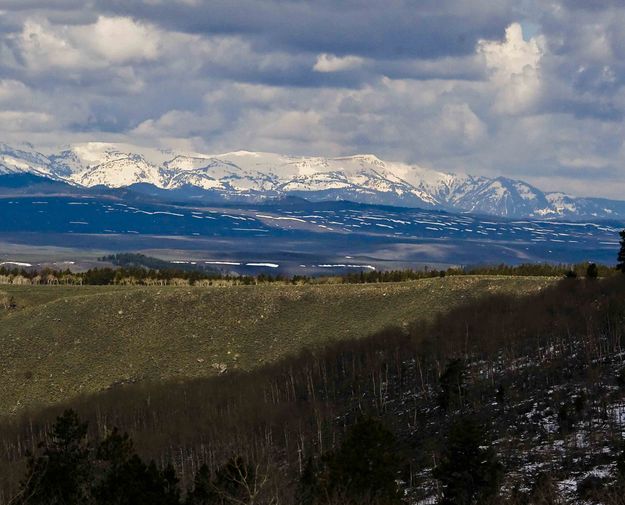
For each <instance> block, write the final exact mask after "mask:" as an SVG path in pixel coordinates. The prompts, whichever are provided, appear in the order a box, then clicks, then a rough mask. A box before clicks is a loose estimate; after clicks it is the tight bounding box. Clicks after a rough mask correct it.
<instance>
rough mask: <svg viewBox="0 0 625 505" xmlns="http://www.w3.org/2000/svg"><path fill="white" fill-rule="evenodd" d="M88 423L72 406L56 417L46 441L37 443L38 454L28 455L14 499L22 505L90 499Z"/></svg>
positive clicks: (67, 502) (77, 501) (66, 502)
mask: <svg viewBox="0 0 625 505" xmlns="http://www.w3.org/2000/svg"><path fill="white" fill-rule="evenodd" d="M86 436H87V424H86V423H81V422H80V420H79V419H78V416H77V415H76V413H75V412H74V411H73V410H67V411H65V412H64V413H63V415H62V416H60V417H58V418H57V420H56V423H55V424H54V426H53V427H52V430H51V432H50V433H49V437H48V438H49V440H50V441H49V442H48V443H47V444H45V443H43V442H42V443H40V444H39V449H41V454H40V455H39V456H35V455H31V456H30V457H29V458H28V467H27V473H26V478H25V479H24V481H23V482H22V486H21V491H20V495H19V498H18V499H17V500H16V502H17V503H19V504H23V505H26V504H28V505H39V504H41V505H44V504H45V505H48V504H57V503H58V504H67V505H72V504H76V505H78V504H87V503H90V486H91V477H92V473H91V465H90V463H89V448H88V446H87V442H86Z"/></svg>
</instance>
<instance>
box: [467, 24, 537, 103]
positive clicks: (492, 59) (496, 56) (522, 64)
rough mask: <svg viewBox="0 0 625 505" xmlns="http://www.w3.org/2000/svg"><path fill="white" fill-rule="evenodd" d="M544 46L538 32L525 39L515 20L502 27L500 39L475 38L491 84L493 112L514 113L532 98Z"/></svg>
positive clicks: (531, 101)
mask: <svg viewBox="0 0 625 505" xmlns="http://www.w3.org/2000/svg"><path fill="white" fill-rule="evenodd" d="M544 47H545V39H544V37H541V36H538V37H534V38H531V39H530V40H529V41H525V40H524V38H523V28H522V27H521V25H520V24H519V23H513V24H511V25H510V26H508V28H506V36H505V40H504V41H503V42H498V41H490V40H480V41H479V42H478V45H477V52H478V54H480V55H481V56H482V57H483V58H484V61H485V64H486V67H487V68H488V71H489V74H490V80H491V82H492V83H493V85H494V87H495V93H496V95H497V96H496V100H495V103H494V109H495V110H496V111H497V112H502V113H518V112H520V111H522V110H524V109H525V108H527V107H529V106H531V105H532V104H533V103H534V102H535V100H536V99H537V97H538V95H539V93H540V89H541V76H540V62H541V59H542V56H543V54H544V52H545V49H544Z"/></svg>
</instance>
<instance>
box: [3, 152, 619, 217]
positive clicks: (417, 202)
mask: <svg viewBox="0 0 625 505" xmlns="http://www.w3.org/2000/svg"><path fill="white" fill-rule="evenodd" d="M19 173H29V174H33V175H37V176H40V177H47V178H50V179H55V180H59V181H65V182H67V183H69V184H72V185H75V186H79V187H87V188H90V187H94V186H106V187H109V188H125V187H131V186H135V185H139V187H140V188H141V190H142V192H147V193H150V192H151V193H152V194H161V195H162V194H163V193H164V191H167V192H169V191H172V192H173V193H172V195H175V197H176V198H177V199H187V198H189V199H215V200H226V201H260V200H265V199H268V198H276V197H283V196H288V195H293V196H300V197H304V198H306V199H309V200H313V201H314V200H352V201H355V202H358V203H368V204H385V205H399V206H406V207H422V208H435V209H442V210H450V211H455V212H459V211H460V212H472V213H478V214H491V215H497V216H506V217H515V218H516V217H543V218H545V217H546V218H553V217H558V218H569V219H590V218H594V219H596V218H599V219H602V218H610V219H619V218H625V202H619V201H612V200H602V199H593V198H575V197H571V196H568V195H565V194H562V193H543V192H542V191H540V190H539V189H537V188H535V187H533V186H531V185H529V184H527V183H525V182H523V181H518V180H513V179H508V178H505V177H498V178H495V179H489V178H486V177H475V176H471V175H463V174H448V173H443V172H437V171H435V170H429V169H425V168H423V167H420V166H417V165H407V164H404V163H392V162H385V161H382V160H380V159H379V158H377V157H376V156H374V155H356V156H347V157H338V158H323V157H293V156H283V155H279V154H272V153H258V152H249V151H237V152H231V153H226V154H220V155H207V154H201V153H181V152H174V151H170V150H157V149H149V148H142V147H137V146H132V145H127V144H107V143H101V142H90V143H84V144H76V145H73V146H70V147H67V148H64V149H62V150H60V151H59V152H55V153H50V154H48V155H44V154H42V153H39V152H37V151H35V150H34V149H33V148H32V147H30V146H28V147H26V148H19V149H17V148H13V147H11V146H8V145H6V144H0V175H4V174H19ZM151 188H152V189H151ZM159 190H164V191H159Z"/></svg>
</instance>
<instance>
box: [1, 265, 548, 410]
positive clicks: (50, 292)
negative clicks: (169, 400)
mask: <svg viewBox="0 0 625 505" xmlns="http://www.w3.org/2000/svg"><path fill="white" fill-rule="evenodd" d="M553 281H554V279H553V278H537V277H531V278H530V277H482V276H475V277H469V276H463V277H447V278H435V279H424V280H420V281H414V282H405V283H385V284H366V285H306V286H291V285H260V286H236V287H228V288H188V287H185V288H176V287H122V286H110V287H109V286H106V287H98V286H82V287H65V286H0V294H1V293H2V292H3V293H5V294H6V295H8V296H9V297H13V298H14V300H15V303H16V305H17V308H15V309H12V310H7V309H4V308H3V307H2V305H0V373H1V374H2V377H3V386H2V388H0V415H2V414H8V413H13V412H16V411H18V410H21V409H23V408H26V407H28V408H32V407H36V406H39V405H46V404H52V403H56V402H59V401H62V400H66V399H69V398H71V397H74V396H76V395H79V394H82V393H91V392H95V391H99V390H102V389H105V388H107V387H110V386H112V385H114V384H119V383H126V382H137V381H143V380H163V379H167V380H177V379H184V378H189V377H202V376H209V375H215V374H218V373H221V372H223V371H224V370H232V369H235V368H239V369H251V368H253V367H255V366H258V365H260V364H263V363H267V362H269V361H272V360H275V359H277V358H279V357H282V356H284V355H287V354H290V353H295V352H297V351H299V350H301V349H302V348H304V347H315V346H319V345H321V344H323V343H327V342H329V341H332V340H338V339H342V338H347V337H355V336H361V335H362V336H364V335H369V334H371V333H373V332H375V331H377V330H379V329H381V328H384V327H386V326H391V325H396V326H400V325H403V324H407V323H408V322H409V321H413V320H416V319H420V318H431V317H433V316H434V315H436V314H438V313H440V312H442V311H445V310H447V309H448V308H450V307H452V306H454V305H457V304H459V303H462V302H463V301H467V300H468V299H470V298H472V297H476V296H478V295H480V294H484V293H487V292H511V293H519V294H523V293H530V292H533V291H536V290H538V289H540V288H542V287H544V286H546V285H548V284H549V283H551V282H553Z"/></svg>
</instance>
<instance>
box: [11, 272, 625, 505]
mask: <svg viewBox="0 0 625 505" xmlns="http://www.w3.org/2000/svg"><path fill="white" fill-rule="evenodd" d="M623 281H624V278H623V276H622V275H618V276H612V277H610V278H606V279H595V278H593V277H587V278H575V277H572V276H571V277H567V278H563V279H562V280H561V281H560V282H558V283H556V284H554V285H552V286H551V287H547V288H545V289H543V290H542V291H540V292H539V293H537V294H532V295H528V296H523V297H520V296H513V295H503V294H497V295H490V296H488V295H487V296H485V297H482V298H480V299H479V300H477V301H472V302H469V303H467V304H465V305H462V306H460V307H457V308H454V309H452V310H450V311H449V312H447V313H446V314H442V315H440V316H438V317H437V318H436V319H435V320H433V321H430V322H424V321H418V322H415V323H413V324H411V325H408V326H407V327H406V326H404V327H401V328H387V329H386V330H384V331H381V332H378V333H377V334H375V335H371V336H368V337H367V336H363V337H362V338H358V339H354V340H346V341H341V342H336V343H334V344H331V345H329V346H328V347H326V348H324V349H318V350H309V351H303V352H301V353H300V354H299V355H297V356H293V357H288V358H285V359H283V360H281V361H279V362H277V363H275V364H271V365H267V366H265V367H263V368H260V369H257V370H255V371H251V372H247V373H243V372H237V371H232V372H228V373H225V374H223V375H220V376H218V377H213V378H203V379H196V380H186V381H172V382H168V383H137V384H130V385H120V386H114V387H111V388H110V389H109V390H107V391H105V392H103V393H100V394H96V395H90V396H85V397H82V398H78V399H75V400H73V401H70V402H67V403H65V404H63V405H57V406H55V407H51V408H46V409H34V410H31V411H29V412H25V413H23V414H21V415H19V416H15V417H12V418H5V419H3V420H2V422H1V423H0V476H1V477H0V478H1V482H0V485H1V489H2V491H1V495H0V501H1V502H2V503H30V504H38V503H46V504H47V503H168V504H169V503H172V504H173V503H185V504H186V503H197V504H226V503H228V504H250V505H251V504H276V505H277V504H285V505H290V504H296V503H309V504H319V505H320V504H338V503H346V504H350V503H351V504H380V505H381V504H394V503H397V504H399V503H420V504H426V503H432V504H434V503H440V504H474V503H475V504H477V503H480V504H482V503H486V504H488V503H493V504H495V503H497V504H509V505H517V504H551V503H603V504H606V505H613V504H621V503H624V502H623V496H625V492H624V490H625V454H624V442H623V428H624V423H625V414H623V412H625V364H624V363H623V357H624V356H625V354H624V352H623V344H624V342H623V339H624V331H623V330H624V328H625V282H623ZM319 324H322V322H320V323H319ZM363 462H366V465H364V466H363ZM68 465H69V466H68ZM72 465H73V466H72ZM68 468H70V469H72V470H68ZM59 475H62V476H64V477H63V478H59V477H58V476H59ZM122 476H123V479H122ZM111 482H116V483H117V484H115V485H111ZM124 486H126V487H124ZM133 493H134V494H133Z"/></svg>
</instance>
